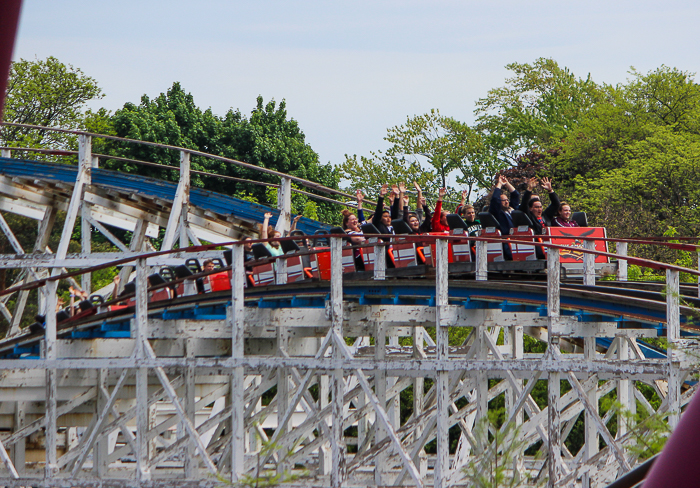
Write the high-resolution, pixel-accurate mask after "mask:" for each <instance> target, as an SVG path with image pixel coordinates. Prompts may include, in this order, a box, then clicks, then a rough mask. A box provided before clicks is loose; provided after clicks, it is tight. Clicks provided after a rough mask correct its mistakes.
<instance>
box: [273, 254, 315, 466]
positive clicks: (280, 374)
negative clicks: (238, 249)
mask: <svg viewBox="0 0 700 488" xmlns="http://www.w3.org/2000/svg"><path fill="white" fill-rule="evenodd" d="M280 261H285V260H284V259H282V260H277V261H276V263H279V262H280ZM278 270H279V268H278ZM276 274H278V275H279V273H276ZM285 275H286V270H285ZM276 329H277V355H278V356H280V357H285V356H287V357H288V354H287V348H288V344H289V330H288V328H287V327H286V326H285V324H284V323H281V324H278V325H277V327H276ZM310 373H311V372H308V374H309V377H310V376H311V374H310ZM289 394H290V385H289V371H288V369H287V368H286V367H284V366H280V367H278V368H277V395H276V399H277V428H276V429H275V434H277V437H278V438H279V437H281V436H284V435H286V434H287V432H288V429H287V422H286V421H285V414H286V413H287V412H288V411H289ZM276 455H277V466H276V470H277V475H278V476H280V477H284V475H285V473H288V472H289V471H290V470H291V469H290V468H291V467H290V465H289V463H288V461H287V460H286V459H285V458H286V457H287V456H286V455H284V454H283V453H276Z"/></svg>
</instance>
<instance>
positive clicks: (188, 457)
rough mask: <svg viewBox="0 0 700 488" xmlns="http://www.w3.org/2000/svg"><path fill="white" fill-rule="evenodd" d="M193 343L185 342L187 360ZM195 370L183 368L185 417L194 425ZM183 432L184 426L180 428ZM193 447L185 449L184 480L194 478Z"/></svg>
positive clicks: (192, 351)
mask: <svg viewBox="0 0 700 488" xmlns="http://www.w3.org/2000/svg"><path fill="white" fill-rule="evenodd" d="M194 343H195V341H194V339H193V338H191V337H190V338H187V340H186V341H185V355H186V357H187V358H190V359H194V357H195V354H194V352H195V351H194V347H195V344H194ZM194 373H195V368H194V367H193V366H187V367H186V368H185V415H186V416H187V418H188V419H189V420H190V422H192V423H193V424H194V423H195V388H196V384H195V376H194ZM181 430H182V431H184V430H185V429H184V426H182V428H181ZM194 454H195V451H194V445H193V444H192V443H191V442H188V443H187V446H186V448H185V463H184V464H185V478H186V479H193V478H194V477H195V476H194V474H195V468H196V467H197V462H196V459H195V457H194Z"/></svg>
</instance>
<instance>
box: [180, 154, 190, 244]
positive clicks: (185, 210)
mask: <svg viewBox="0 0 700 488" xmlns="http://www.w3.org/2000/svg"><path fill="white" fill-rule="evenodd" d="M180 180H181V181H183V182H184V185H185V187H186V189H185V191H184V192H183V195H182V206H181V209H180V226H179V229H180V249H184V248H186V247H189V245H190V241H189V234H188V232H187V229H189V227H190V224H189V219H188V214H189V212H190V153H188V152H187V151H181V152H180Z"/></svg>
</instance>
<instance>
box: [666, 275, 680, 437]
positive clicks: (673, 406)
mask: <svg viewBox="0 0 700 488" xmlns="http://www.w3.org/2000/svg"><path fill="white" fill-rule="evenodd" d="M680 335H681V309H680V278H679V273H678V270H674V269H667V270H666V340H667V342H668V348H667V357H668V365H669V373H670V374H669V378H668V397H667V399H666V401H667V403H668V412H669V417H668V423H669V426H670V427H671V429H672V430H673V429H675V428H676V426H677V425H678V422H679V420H680V415H681V405H680V399H681V392H680V388H681V381H680V371H679V368H680V363H678V362H677V361H674V357H673V356H674V349H675V347H676V345H677V344H678V341H679V339H680Z"/></svg>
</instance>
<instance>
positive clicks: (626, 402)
mask: <svg viewBox="0 0 700 488" xmlns="http://www.w3.org/2000/svg"><path fill="white" fill-rule="evenodd" d="M617 342H618V344H617V358H618V359H619V360H620V363H621V364H624V363H625V362H627V361H628V360H629V358H630V356H629V351H630V348H629V342H627V338H626V337H624V336H618V337H617ZM617 401H618V402H619V403H620V407H621V409H622V410H621V412H620V413H619V414H618V416H617V435H616V437H617V438H618V439H621V438H622V436H623V435H625V434H626V433H627V430H628V429H627V423H628V418H630V419H631V418H632V417H631V416H628V415H627V414H629V413H632V406H631V404H632V403H635V404H636V401H635V399H634V396H632V397H630V380H628V379H620V380H617Z"/></svg>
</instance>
